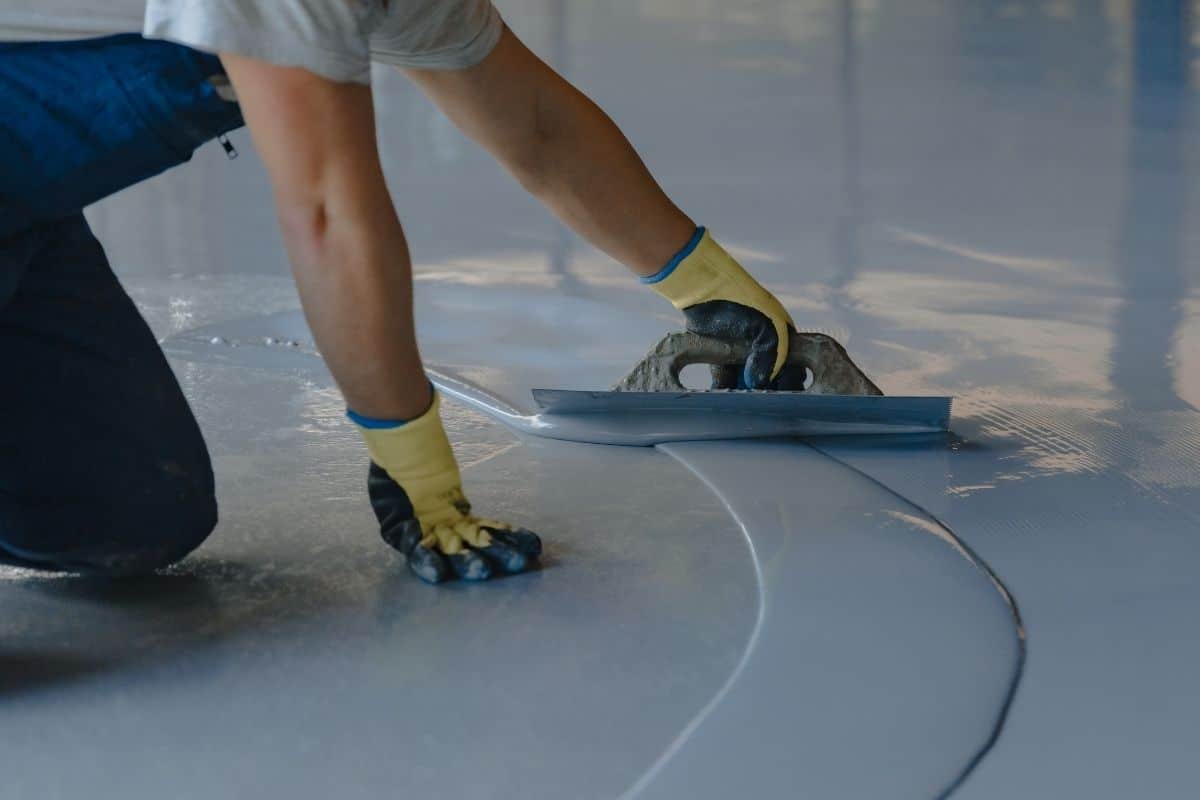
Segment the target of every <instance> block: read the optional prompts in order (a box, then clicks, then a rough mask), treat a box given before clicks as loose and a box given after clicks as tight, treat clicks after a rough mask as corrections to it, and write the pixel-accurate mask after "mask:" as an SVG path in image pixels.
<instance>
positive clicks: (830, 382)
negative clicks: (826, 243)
mask: <svg viewBox="0 0 1200 800" xmlns="http://www.w3.org/2000/svg"><path fill="white" fill-rule="evenodd" d="M749 354H750V348H749V347H748V346H747V345H745V344H743V343H740V342H739V343H731V342H727V341H724V340H722V339H714V338H712V337H711V336H701V335H699V334H696V333H691V332H679V333H670V334H667V335H666V336H665V337H663V339H662V341H660V342H659V343H658V344H657V345H655V346H654V348H653V349H652V350H651V351H650V352H649V353H648V354H647V355H646V357H645V358H644V359H642V361H641V363H639V364H638V365H637V366H636V367H634V368H633V370H632V371H630V373H629V374H628V375H626V376H625V377H624V378H623V379H622V380H621V382H620V383H618V384H617V385H616V386H615V387H614V388H615V389H616V391H626V392H686V391H688V389H687V387H685V386H684V385H683V383H682V382H681V381H680V379H679V373H680V372H681V371H682V370H683V368H684V367H687V366H689V365H691V364H708V365H710V366H718V367H721V366H734V365H739V366H740V365H742V364H744V363H745V362H746V358H747V357H748V356H749ZM786 363H787V365H788V366H792V367H802V368H804V369H807V370H808V371H809V372H810V373H811V374H812V381H811V383H810V384H809V385H808V387H807V388H806V389H805V391H806V392H808V393H810V394H849V395H882V394H883V392H881V391H880V390H879V387H877V386H876V385H875V384H874V383H872V382H871V379H870V378H868V377H867V376H866V375H865V374H863V372H862V370H860V369H859V368H858V367H857V366H856V365H855V364H854V362H853V361H851V360H850V356H849V355H848V354H847V353H846V348H844V347H842V345H841V344H839V343H838V341H837V340H836V339H834V338H833V337H832V336H826V335H825V334H823V333H797V332H795V331H792V334H791V339H790V347H789V350H788V359H787V362H786Z"/></svg>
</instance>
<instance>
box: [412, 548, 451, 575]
mask: <svg viewBox="0 0 1200 800" xmlns="http://www.w3.org/2000/svg"><path fill="white" fill-rule="evenodd" d="M408 568H409V569H410V570H411V571H412V573H413V574H414V575H416V576H417V577H418V578H420V579H421V580H423V581H425V582H426V583H434V584H437V583H442V582H443V581H445V580H447V579H448V578H449V577H450V567H449V566H448V565H447V564H446V559H445V558H443V557H442V556H441V555H440V554H439V553H437V552H434V551H433V550H430V549H429V548H427V547H421V546H417V547H414V548H413V549H412V551H411V552H410V553H409V554H408Z"/></svg>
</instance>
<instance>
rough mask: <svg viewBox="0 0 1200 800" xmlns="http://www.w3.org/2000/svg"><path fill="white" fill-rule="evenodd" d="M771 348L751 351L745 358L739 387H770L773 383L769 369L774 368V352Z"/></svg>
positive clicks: (759, 388)
mask: <svg viewBox="0 0 1200 800" xmlns="http://www.w3.org/2000/svg"><path fill="white" fill-rule="evenodd" d="M773 350H774V348H772V350H759V351H757V352H755V353H752V354H751V355H750V357H749V358H748V359H746V366H745V368H743V369H742V376H741V381H740V384H741V385H739V386H738V388H739V389H742V388H745V389H758V390H762V389H770V388H771V385H772V384H773V383H774V381H773V380H772V377H771V370H773V369H774V368H775V353H774V352H772V351H773Z"/></svg>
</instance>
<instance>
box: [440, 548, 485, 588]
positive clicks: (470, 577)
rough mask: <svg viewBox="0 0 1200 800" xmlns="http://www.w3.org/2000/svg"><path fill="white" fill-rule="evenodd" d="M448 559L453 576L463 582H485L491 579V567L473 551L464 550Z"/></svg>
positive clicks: (481, 556)
mask: <svg viewBox="0 0 1200 800" xmlns="http://www.w3.org/2000/svg"><path fill="white" fill-rule="evenodd" d="M449 558H450V565H451V566H452V567H453V568H454V572H455V574H457V575H458V577H459V578H461V579H463V580H464V581H486V580H487V579H488V578H490V577H492V565H491V564H489V563H488V560H487V559H486V558H484V557H483V555H481V554H480V553H478V552H476V551H474V550H464V551H463V552H461V553H455V554H454V555H452V556H449Z"/></svg>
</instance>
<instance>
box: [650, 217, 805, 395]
mask: <svg viewBox="0 0 1200 800" xmlns="http://www.w3.org/2000/svg"><path fill="white" fill-rule="evenodd" d="M642 283H645V284H648V285H649V286H651V287H652V288H653V289H654V290H655V291H656V292H658V293H659V294H661V295H662V296H663V297H665V298H667V299H668V300H670V301H671V304H672V305H674V306H675V307H676V308H678V309H679V310H680V311H682V312H683V315H684V317H685V318H686V319H687V328H688V330H690V331H692V332H693V333H698V334H701V335H704V336H712V337H714V338H717V339H724V340H725V341H730V342H740V343H744V344H746V345H748V346H749V348H750V357H749V358H747V359H746V364H745V366H744V367H743V368H742V369H741V370H737V369H736V368H735V369H734V370H732V371H730V370H727V369H721V368H714V369H713V379H714V383H713V387H714V388H718V389H733V388H741V389H773V388H802V387H803V380H804V377H803V375H799V376H796V379H798V380H799V381H800V383H801V385H800V386H799V387H793V386H791V385H788V386H787V387H784V386H781V385H779V384H780V383H781V381H780V380H779V379H780V378H785V379H788V378H790V377H792V376H789V375H784V374H783V373H785V369H784V365H785V363H786V361H787V356H788V346H789V344H790V340H789V333H790V331H792V330H795V327H796V326H795V323H793V322H792V318H791V316H790V315H789V314H788V312H787V311H786V310H785V309H784V307H783V305H782V304H780V302H779V301H778V300H776V299H775V296H774V295H773V294H771V293H770V292H768V291H767V290H766V289H764V288H763V287H762V286H761V285H760V284H759V283H758V281H756V280H754V278H752V277H751V276H750V273H748V272H746V270H745V269H743V268H742V266H741V265H740V264H738V262H737V261H735V260H734V259H733V257H732V256H730V255H729V253H726V252H725V250H724V248H722V247H721V245H719V244H717V243H716V241H715V240H714V239H713V238H712V236H711V235H710V234H709V233H708V231H707V230H705V229H704V228H697V229H696V233H695V235H693V236H692V240H691V241H690V242H688V243H687V245H686V246H684V248H683V249H682V250H680V251H679V252H678V253H677V254H676V255H675V257H674V258H672V259H671V261H670V262H668V263H667V265H666V266H665V267H663V268H662V269H661V270H659V271H658V272H657V273H655V274H654V275H650V276H649V277H645V278H642ZM787 382H788V383H789V384H790V383H791V381H787Z"/></svg>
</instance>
